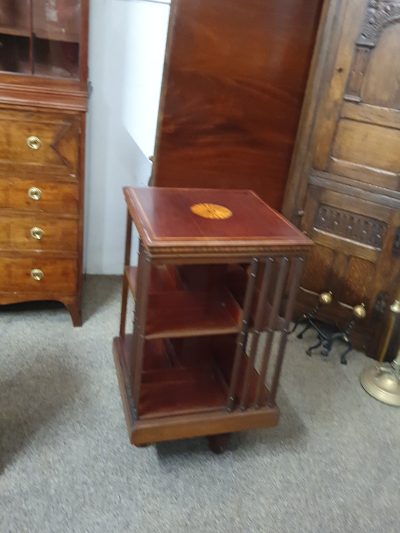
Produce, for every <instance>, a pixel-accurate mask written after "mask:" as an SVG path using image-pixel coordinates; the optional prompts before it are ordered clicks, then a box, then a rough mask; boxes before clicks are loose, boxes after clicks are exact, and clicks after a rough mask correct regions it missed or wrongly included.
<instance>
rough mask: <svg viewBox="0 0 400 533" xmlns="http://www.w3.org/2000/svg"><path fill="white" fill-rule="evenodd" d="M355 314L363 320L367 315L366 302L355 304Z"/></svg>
mask: <svg viewBox="0 0 400 533" xmlns="http://www.w3.org/2000/svg"><path fill="white" fill-rule="evenodd" d="M353 315H354V316H355V317H356V318H358V319H359V320H363V319H364V318H365V317H366V316H367V310H366V309H365V304H360V305H355V306H354V307H353Z"/></svg>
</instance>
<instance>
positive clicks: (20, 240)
mask: <svg viewBox="0 0 400 533" xmlns="http://www.w3.org/2000/svg"><path fill="white" fill-rule="evenodd" d="M77 246H78V221H77V220H71V219H59V218H53V217H48V216H43V215H28V216H18V217H17V216H3V215H2V214H1V211H0V249H1V250H21V251H24V250H45V251H48V250H52V251H65V252H76V251H77Z"/></svg>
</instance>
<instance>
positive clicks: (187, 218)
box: [124, 187, 311, 249]
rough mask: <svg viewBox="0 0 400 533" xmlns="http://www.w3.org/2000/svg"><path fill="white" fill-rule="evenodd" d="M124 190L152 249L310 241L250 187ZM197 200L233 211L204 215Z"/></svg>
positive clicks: (144, 239)
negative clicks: (196, 209)
mask: <svg viewBox="0 0 400 533" xmlns="http://www.w3.org/2000/svg"><path fill="white" fill-rule="evenodd" d="M124 193H125V198H126V201H127V204H128V208H129V211H130V214H131V216H132V218H133V219H134V220H135V224H136V227H137V229H138V231H139V233H140V235H141V238H142V240H143V243H144V245H145V246H147V247H149V248H152V249H154V248H157V247H163V246H165V245H167V246H172V245H173V246H176V247H179V246H189V245H190V246H193V247H201V248H204V249H207V248H208V247H209V246H210V245H211V244H212V243H216V242H217V243H218V246H219V247H220V249H223V247H224V246H225V245H226V246H232V243H243V245H244V246H245V245H246V246H247V247H248V248H249V249H250V248H251V243H252V242H258V243H260V244H262V245H264V246H266V247H269V249H271V248H273V247H274V246H280V245H285V246H292V245H295V246H298V247H305V248H307V247H309V246H310V244H311V242H310V240H309V239H308V238H307V237H305V236H304V234H303V233H302V232H301V231H299V230H298V229H297V228H295V227H294V226H292V224H290V223H289V222H288V221H287V220H286V219H285V218H284V217H283V216H282V215H280V214H279V213H277V212H276V211H274V210H273V209H271V208H270V207H269V206H268V205H266V204H265V203H264V202H263V201H262V200H261V199H260V198H259V197H258V196H257V195H255V194H254V193H253V192H252V191H248V190H222V189H172V188H167V187H149V188H133V187H126V188H125V189H124ZM198 204H212V205H217V206H221V207H223V208H225V209H228V210H229V211H230V212H231V216H229V218H226V219H208V218H203V217H202V216H198V215H196V214H195V213H193V212H192V211H191V207H192V206H193V205H198Z"/></svg>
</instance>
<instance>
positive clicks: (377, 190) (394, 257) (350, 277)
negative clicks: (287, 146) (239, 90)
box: [284, 0, 400, 357]
mask: <svg viewBox="0 0 400 533" xmlns="http://www.w3.org/2000/svg"><path fill="white" fill-rule="evenodd" d="M318 50H319V52H318V57H317V58H316V61H315V69H314V75H313V76H312V79H311V83H310V88H309V94H308V96H307V99H306V102H307V105H306V107H305V110H304V115H303V121H302V126H301V128H300V132H299V143H298V145H297V149H296V152H295V156H294V159H293V163H292V169H291V174H290V178H289V184H288V187H287V193H286V198H285V203H284V213H285V214H286V215H287V216H288V217H289V218H290V219H291V220H292V221H293V222H295V223H296V224H297V225H298V226H299V227H301V229H302V230H303V231H304V232H306V233H308V234H309V236H310V237H311V238H312V239H313V240H314V242H315V243H316V246H315V247H314V249H313V252H312V253H311V255H310V258H309V261H308V263H307V266H306V269H305V276H304V278H303V280H302V286H303V288H304V291H302V293H301V294H302V296H301V298H300V300H301V305H302V306H303V307H304V308H306V309H307V308H310V307H312V306H313V305H314V304H315V298H316V294H318V293H320V292H322V291H326V290H331V291H332V292H333V295H334V303H333V304H332V305H331V306H328V307H327V308H326V310H325V316H324V318H325V319H326V320H328V321H330V322H333V321H335V322H345V321H346V320H348V314H349V311H348V307H349V306H353V305H355V304H358V303H361V302H364V303H365V304H366V306H367V309H368V317H367V320H365V321H363V322H361V323H359V326H358V328H357V330H356V331H355V333H356V337H355V340H356V341H357V345H358V346H359V347H360V348H364V349H366V350H367V352H368V353H369V354H370V355H372V356H374V357H377V356H378V355H379V352H380V349H381V348H380V347H381V346H382V338H383V336H384V331H385V325H386V317H387V316H388V307H389V305H390V303H391V302H393V301H394V299H395V296H396V294H398V287H399V283H400V84H399V80H400V62H399V60H398V58H399V54H400V1H399V0H329V1H328V2H326V9H325V13H324V24H323V25H322V27H321V33H320V42H319V47H318ZM388 304H389V305H388ZM393 355H395V354H393Z"/></svg>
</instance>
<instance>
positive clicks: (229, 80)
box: [149, 0, 322, 209]
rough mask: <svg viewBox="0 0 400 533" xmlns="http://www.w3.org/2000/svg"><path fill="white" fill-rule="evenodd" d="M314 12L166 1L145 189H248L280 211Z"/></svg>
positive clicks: (289, 4) (297, 6) (220, 0)
mask: <svg viewBox="0 0 400 533" xmlns="http://www.w3.org/2000/svg"><path fill="white" fill-rule="evenodd" d="M321 5H322V0H269V1H265V0H246V1H243V0H174V1H173V2H172V15H171V17H172V18H171V23H170V31H169V39H168V45H167V59H166V66H165V71H164V81H163V96H162V101H161V107H160V117H159V130H158V141H157V148H156V154H155V163H154V169H153V184H154V185H163V186H170V187H182V186H189V187H219V188H249V189H253V190H254V191H255V192H257V193H258V194H259V195H260V196H261V198H263V199H264V200H265V201H267V202H268V203H269V204H270V205H272V206H273V207H275V208H278V209H279V208H280V207H281V204H282V198H283V192H284V188H285V183H286V178H287V174H288V170H289V164H290V159H291V155H292V150H293V145H294V140H295V136H296V130H297V125H298V120H299V115H300V110H301V106H302V102H303V97H304V91H305V86H306V81H307V76H308V70H309V66H310V61H311V56H312V52H313V46H314V40H315V34H316V29H317V25H318V20H319V13H320V8H321ZM149 155H150V154H149Z"/></svg>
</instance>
